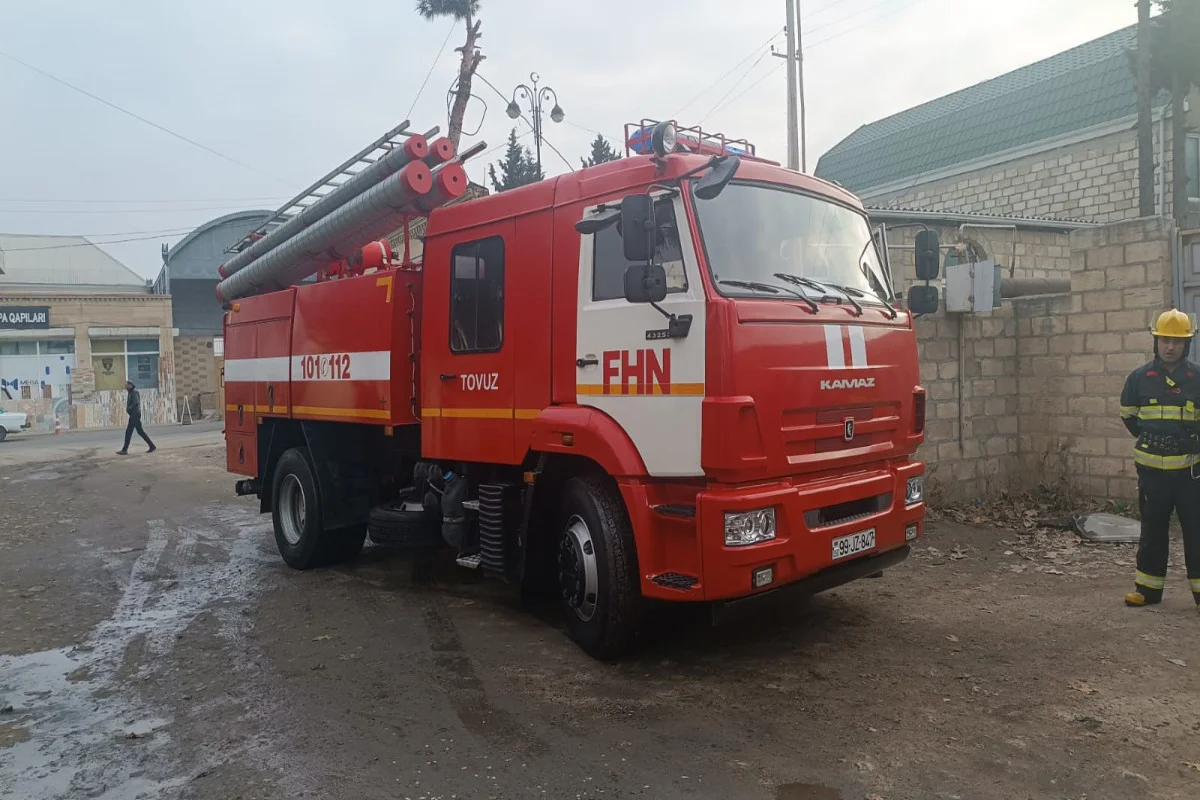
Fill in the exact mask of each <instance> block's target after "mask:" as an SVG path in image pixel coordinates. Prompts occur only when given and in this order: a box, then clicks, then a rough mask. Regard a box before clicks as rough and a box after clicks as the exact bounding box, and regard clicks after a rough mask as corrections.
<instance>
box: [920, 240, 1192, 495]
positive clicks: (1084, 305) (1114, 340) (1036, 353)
mask: <svg viewBox="0 0 1200 800" xmlns="http://www.w3.org/2000/svg"><path fill="white" fill-rule="evenodd" d="M1173 237H1174V228H1173V226H1172V225H1171V224H1170V223H1169V222H1166V221H1164V220H1160V219H1146V220H1132V221H1128V222H1122V223H1116V224H1113V225H1107V226H1103V227H1097V228H1092V229H1086V230H1080V231H1075V232H1073V233H1072V234H1071V236H1070V246H1071V258H1070V270H1071V271H1070V276H1071V291H1070V293H1069V294H1065V295H1055V296H1051V297H1043V298H1024V299H1017V300H1014V301H1008V300H1006V301H1005V303H1004V306H1003V307H1002V308H1000V309H997V310H996V311H994V312H992V313H988V314H973V315H956V314H945V313H944V312H940V313H938V314H936V315H929V316H927V317H923V318H922V319H919V320H918V321H917V323H916V326H917V340H918V350H919V354H920V361H921V381H922V384H923V385H924V386H925V388H926V391H927V392H928V397H929V406H928V420H929V421H928V424H927V431H926V439H925V444H924V445H923V446H922V448H921V451H920V453H919V457H920V458H922V459H923V460H925V461H926V464H927V466H928V474H929V484H930V492H931V496H932V497H933V498H935V499H943V500H961V499H967V498H972V497H980V496H987V495H991V494H995V493H997V492H999V491H1003V490H1010V489H1023V488H1027V487H1029V486H1030V485H1032V484H1036V483H1065V484H1067V485H1068V486H1069V487H1070V488H1071V489H1072V490H1073V491H1075V492H1076V493H1077V494H1079V495H1080V496H1083V497H1095V498H1110V497H1111V498H1119V499H1133V498H1134V497H1135V496H1136V483H1135V478H1134V470H1133V462H1132V457H1131V456H1132V443H1133V442H1132V439H1131V437H1129V435H1128V434H1127V432H1126V431H1125V428H1124V426H1122V425H1121V423H1120V420H1119V418H1118V409H1119V406H1120V400H1119V395H1120V391H1121V386H1122V385H1123V383H1124V381H1125V377H1126V376H1127V375H1128V374H1129V372H1130V371H1131V370H1132V369H1134V368H1135V367H1137V366H1138V365H1140V364H1144V363H1145V362H1146V361H1148V360H1149V359H1150V357H1151V353H1152V344H1153V343H1152V339H1151V337H1150V334H1149V327H1150V325H1151V323H1152V322H1153V320H1154V318H1155V316H1156V315H1157V314H1158V313H1160V312H1161V311H1162V310H1164V309H1165V308H1168V307H1170V304H1171V242H1172V240H1173ZM960 326H961V328H960ZM960 344H961V352H962V358H961V361H960V357H959V352H960ZM960 374H961V376H962V378H961V380H960V377H959V376H960ZM960 396H961V410H960V402H959V401H960Z"/></svg>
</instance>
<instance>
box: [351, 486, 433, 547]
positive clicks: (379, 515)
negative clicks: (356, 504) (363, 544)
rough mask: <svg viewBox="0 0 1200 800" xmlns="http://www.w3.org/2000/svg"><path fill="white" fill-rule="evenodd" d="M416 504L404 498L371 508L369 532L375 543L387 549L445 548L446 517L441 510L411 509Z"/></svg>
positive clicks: (368, 519)
mask: <svg viewBox="0 0 1200 800" xmlns="http://www.w3.org/2000/svg"><path fill="white" fill-rule="evenodd" d="M414 502H415V501H414V500H413V499H412V498H406V497H401V498H400V499H399V500H394V501H392V502H390V503H384V504H383V505H379V506H376V507H375V508H372V509H371V513H370V514H369V515H368V517H367V531H368V532H369V533H370V535H371V541H372V542H374V543H375V544H378V545H385V546H387V547H403V548H412V549H429V548H433V547H443V546H445V544H446V543H445V542H444V541H443V540H442V528H441V522H442V515H441V514H439V513H437V510H436V509H434V510H432V511H431V510H429V509H425V508H420V509H417V508H411V507H406V506H411V504H412V503H414Z"/></svg>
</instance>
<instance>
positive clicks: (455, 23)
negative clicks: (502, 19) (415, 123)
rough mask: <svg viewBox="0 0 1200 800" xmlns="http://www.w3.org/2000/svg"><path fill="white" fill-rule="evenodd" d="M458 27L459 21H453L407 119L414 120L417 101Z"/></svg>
mask: <svg viewBox="0 0 1200 800" xmlns="http://www.w3.org/2000/svg"><path fill="white" fill-rule="evenodd" d="M457 27H458V22H457V20H452V21H451V22H450V30H448V31H446V38H445V39H443V40H442V46H441V47H439V48H438V52H437V55H436V56H434V57H433V63H432V64H430V65H429V72H426V73H425V80H423V81H421V88H420V89H418V90H417V96H416V97H414V98H413V101H412V105H411V106H409V107H408V113H407V114H405V115H404V118H405V119H411V118H412V112H413V109H414V108H416V107H417V101H418V100H420V99H421V94H422V93H424V91H425V86H426V84H428V83H429V76H430V75H432V74H433V70H434V68H435V67H436V66H437V65H438V62H439V61H441V60H442V53H444V52H445V51H446V45H447V44H448V43H449V41H450V37H451V35H453V33H454V31H455V29H456V28H457Z"/></svg>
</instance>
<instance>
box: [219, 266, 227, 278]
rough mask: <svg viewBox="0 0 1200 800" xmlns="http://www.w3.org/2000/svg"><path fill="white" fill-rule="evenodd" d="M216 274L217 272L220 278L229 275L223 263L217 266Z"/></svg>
mask: <svg viewBox="0 0 1200 800" xmlns="http://www.w3.org/2000/svg"><path fill="white" fill-rule="evenodd" d="M217 274H218V275H220V276H221V277H222V278H228V277H229V273H227V272H226V271H225V265H224V264H222V265H221V266H219V267H217Z"/></svg>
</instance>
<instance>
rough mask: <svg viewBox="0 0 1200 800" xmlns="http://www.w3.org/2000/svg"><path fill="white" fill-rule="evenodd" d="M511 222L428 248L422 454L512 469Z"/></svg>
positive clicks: (423, 338)
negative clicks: (508, 263) (509, 300)
mask: <svg viewBox="0 0 1200 800" xmlns="http://www.w3.org/2000/svg"><path fill="white" fill-rule="evenodd" d="M512 241H513V236H512V222H511V221H508V222H505V223H501V224H499V225H491V226H488V227H487V229H486V230H481V231H478V232H475V231H473V232H470V233H468V234H465V235H464V236H462V237H458V238H456V240H455V241H453V242H451V241H449V240H447V239H443V240H440V241H434V242H431V243H429V246H428V247H427V249H426V252H425V265H424V277H425V286H424V300H423V304H424V308H425V310H426V314H425V317H424V321H423V324H422V349H423V350H424V352H426V353H427V354H428V355H429V359H428V361H426V362H425V364H423V365H422V374H421V424H422V429H421V430H422V436H421V439H422V451H423V454H424V455H425V457H427V458H441V459H455V460H461V461H482V462H489V463H494V464H507V463H514V455H513V451H514V407H513V403H514V391H513V381H514V378H513V363H514V362H513V359H514V356H513V353H514V350H515V347H514V343H513V341H512V340H513V336H511V335H510V334H511V330H512V327H513V324H514V320H512V319H511V316H512V314H511V311H512V309H511V308H509V307H508V306H509V305H510V304H509V303H507V302H506V300H507V298H508V295H509V292H508V289H509V286H510V283H511V279H510V274H509V273H510V270H508V269H506V266H507V264H506V262H508V261H510V260H511V258H512V254H511V253H510V252H509V249H510V247H511V246H512Z"/></svg>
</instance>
